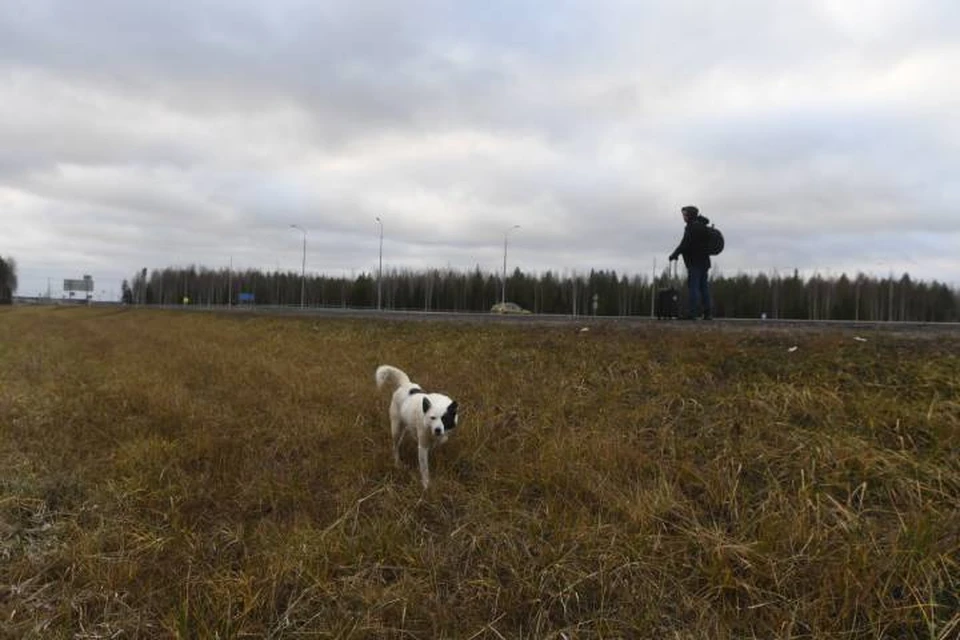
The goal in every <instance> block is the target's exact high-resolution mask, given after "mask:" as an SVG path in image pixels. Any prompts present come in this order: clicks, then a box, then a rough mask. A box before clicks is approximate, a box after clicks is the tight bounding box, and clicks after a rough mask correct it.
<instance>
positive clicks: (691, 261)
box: [670, 215, 710, 269]
mask: <svg viewBox="0 0 960 640" xmlns="http://www.w3.org/2000/svg"><path fill="white" fill-rule="evenodd" d="M708 224H710V220H708V219H707V218H705V217H703V216H701V215H698V216H697V217H696V218H694V219H693V220H691V221H690V222H688V223H687V226H686V228H685V229H684V230H683V240H681V241H680V244H679V245H678V246H677V248H676V249H675V250H674V251H673V253H672V254H670V259H671V260H676V258H677V256H683V264H684V265H685V266H686V267H687V269H690V268H691V267H693V268H700V269H709V268H710V250H709V249H708V247H709V244H710V233H709V232H708V231H707V225H708Z"/></svg>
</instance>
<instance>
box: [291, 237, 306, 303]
mask: <svg viewBox="0 0 960 640" xmlns="http://www.w3.org/2000/svg"><path fill="white" fill-rule="evenodd" d="M290 228H291V229H297V230H298V231H300V232H301V233H302V234H303V261H302V263H301V265H300V308H301V309H303V300H304V292H305V291H306V286H307V230H306V229H304V228H303V227H301V226H300V225H298V224H292V225H290Z"/></svg>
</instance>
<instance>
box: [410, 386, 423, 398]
mask: <svg viewBox="0 0 960 640" xmlns="http://www.w3.org/2000/svg"><path fill="white" fill-rule="evenodd" d="M418 393H423V389H418V388H416V387H414V388H412V389H410V392H409V393H408V395H411V396H415V395H417V394H418Z"/></svg>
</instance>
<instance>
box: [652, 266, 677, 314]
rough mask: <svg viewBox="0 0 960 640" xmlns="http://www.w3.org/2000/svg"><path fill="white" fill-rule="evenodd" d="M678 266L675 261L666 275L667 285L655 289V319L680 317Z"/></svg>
mask: <svg viewBox="0 0 960 640" xmlns="http://www.w3.org/2000/svg"><path fill="white" fill-rule="evenodd" d="M678 273H679V268H678V267H677V263H676V261H674V263H673V267H672V270H671V271H670V275H669V276H668V282H667V285H668V286H667V287H665V288H662V289H658V290H657V304H656V308H657V320H672V319H674V318H679V317H680V290H679V288H678V287H677V285H678V283H679V280H680V278H679V275H678Z"/></svg>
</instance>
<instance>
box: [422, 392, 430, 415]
mask: <svg viewBox="0 0 960 640" xmlns="http://www.w3.org/2000/svg"><path fill="white" fill-rule="evenodd" d="M430 407H431V404H430V398H428V397H427V396H423V412H424V413H426V412H427V411H430Z"/></svg>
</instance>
